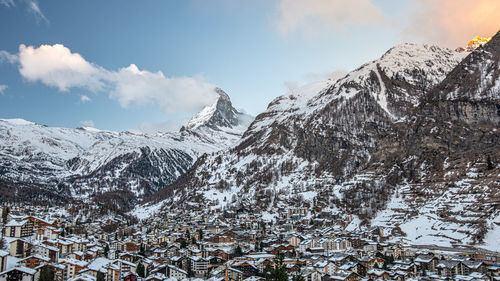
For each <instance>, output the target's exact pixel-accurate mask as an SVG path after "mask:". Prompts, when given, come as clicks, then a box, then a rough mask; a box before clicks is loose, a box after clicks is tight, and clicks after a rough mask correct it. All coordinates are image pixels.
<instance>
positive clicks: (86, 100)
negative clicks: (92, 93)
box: [80, 95, 92, 103]
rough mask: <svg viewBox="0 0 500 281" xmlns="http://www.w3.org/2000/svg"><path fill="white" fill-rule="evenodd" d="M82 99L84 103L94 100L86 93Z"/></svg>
mask: <svg viewBox="0 0 500 281" xmlns="http://www.w3.org/2000/svg"><path fill="white" fill-rule="evenodd" d="M80 101H81V102H82V103H86V102H91V101H92V99H91V98H89V97H88V96H86V95H82V96H81V97H80Z"/></svg>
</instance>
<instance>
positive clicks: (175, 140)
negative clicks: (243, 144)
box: [0, 90, 245, 208]
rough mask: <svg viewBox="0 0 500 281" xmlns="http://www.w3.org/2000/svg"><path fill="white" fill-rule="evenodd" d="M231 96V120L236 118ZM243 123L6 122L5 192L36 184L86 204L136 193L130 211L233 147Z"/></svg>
mask: <svg viewBox="0 0 500 281" xmlns="http://www.w3.org/2000/svg"><path fill="white" fill-rule="evenodd" d="M220 91H222V90H220ZM225 95H226V96H225V98H226V99H227V101H226V102H228V107H226V108H225V109H226V110H228V111H229V113H227V112H226V116H230V114H232V113H234V114H236V113H237V111H236V110H235V109H234V108H232V104H231V102H230V100H229V96H227V94H225ZM218 110H219V109H218V108H217V111H218ZM217 111H216V113H217ZM239 121H240V120H236V122H235V123H233V125H238V126H233V127H232V128H226V127H224V126H225V124H211V126H210V127H209V126H207V125H205V124H202V125H201V126H199V127H197V128H193V129H190V130H181V131H179V132H156V133H154V134H147V133H139V132H131V131H124V132H113V131H106V130H99V129H95V128H86V127H79V128H75V129H69V128H59V127H49V126H46V125H41V124H36V123H34V122H30V121H26V120H22V119H0V131H1V132H2V134H1V135H2V136H0V139H1V140H2V142H1V144H0V161H1V163H2V168H1V169H0V178H1V179H2V180H3V185H2V187H3V189H4V190H8V189H9V188H10V189H15V186H18V185H19V186H21V185H23V186H24V185H28V186H29V185H30V184H34V183H35V182H36V183H37V185H40V186H44V185H45V186H46V188H47V190H49V191H50V190H51V191H52V192H58V193H60V194H61V195H64V196H66V197H67V198H75V199H82V200H87V199H88V198H90V197H93V198H95V197H99V196H101V195H102V194H105V193H116V191H117V190H124V191H128V192H130V194H128V195H127V198H128V199H127V200H129V201H130V202H129V203H127V204H126V205H127V206H120V207H126V208H128V206H130V204H131V203H132V202H134V201H136V200H137V199H139V198H142V197H144V196H147V195H149V194H152V193H154V192H155V191H156V190H158V189H159V188H161V187H162V186H164V185H166V184H169V183H171V182H172V181H173V180H174V179H175V178H177V177H178V176H179V175H181V174H183V173H184V172H185V171H186V170H187V169H188V168H189V167H190V166H191V165H192V164H193V163H194V161H195V160H196V158H197V157H199V156H200V155H202V154H203V153H211V152H215V151H217V150H220V149H225V148H226V147H228V146H229V145H231V143H232V142H234V141H235V140H236V139H237V138H239V136H240V134H241V133H242V130H243V128H244V126H245V124H244V123H240V122H239ZM9 185H10V187H9ZM125 201H126V200H125Z"/></svg>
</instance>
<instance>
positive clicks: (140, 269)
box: [135, 262, 146, 278]
mask: <svg viewBox="0 0 500 281" xmlns="http://www.w3.org/2000/svg"><path fill="white" fill-rule="evenodd" d="M135 272H136V273H137V275H139V276H140V277H143V278H144V277H146V275H145V274H144V273H145V269H144V265H143V264H142V263H141V262H140V263H139V264H138V265H137V269H136V271H135Z"/></svg>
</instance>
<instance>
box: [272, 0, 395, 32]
mask: <svg viewBox="0 0 500 281" xmlns="http://www.w3.org/2000/svg"><path fill="white" fill-rule="evenodd" d="M277 18H278V19H277V22H276V27H277V29H278V32H279V33H280V34H282V35H288V34H290V33H293V32H295V31H298V30H300V31H302V32H303V33H314V32H320V31H319V29H322V28H333V29H336V30H342V29H344V28H347V27H349V26H363V27H371V26H377V25H380V24H381V23H383V22H384V21H385V17H384V15H383V13H382V10H381V9H380V8H379V7H377V6H376V5H375V4H374V3H373V2H372V0H280V1H279V4H278V17H277Z"/></svg>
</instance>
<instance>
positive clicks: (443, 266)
mask: <svg viewBox="0 0 500 281" xmlns="http://www.w3.org/2000/svg"><path fill="white" fill-rule="evenodd" d="M460 263H461V262H459V261H454V260H442V261H439V263H438V264H437V265H436V269H437V272H438V274H439V275H440V276H442V277H445V278H453V277H454V276H455V275H457V274H459V268H460Z"/></svg>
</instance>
